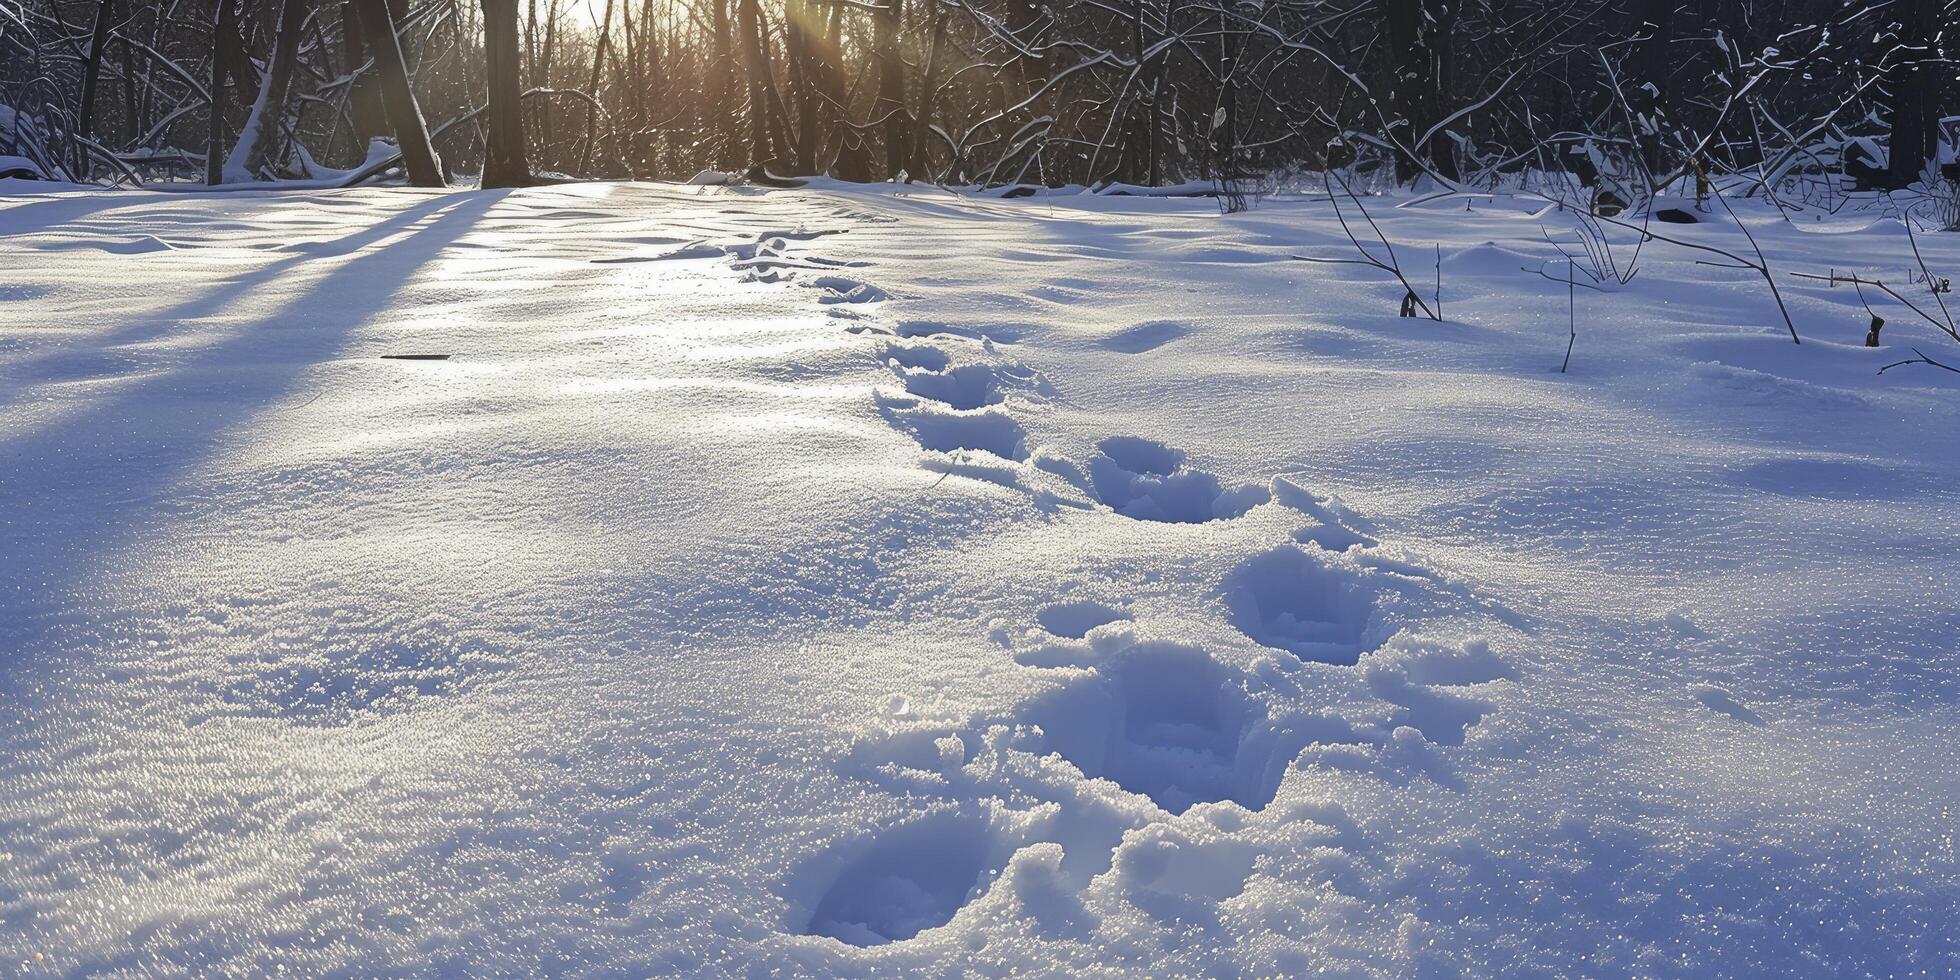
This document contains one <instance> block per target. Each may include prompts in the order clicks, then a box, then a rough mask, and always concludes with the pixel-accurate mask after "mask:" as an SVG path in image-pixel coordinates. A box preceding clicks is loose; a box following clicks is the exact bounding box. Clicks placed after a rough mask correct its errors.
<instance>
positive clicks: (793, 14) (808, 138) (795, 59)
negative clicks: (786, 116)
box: [783, 0, 823, 174]
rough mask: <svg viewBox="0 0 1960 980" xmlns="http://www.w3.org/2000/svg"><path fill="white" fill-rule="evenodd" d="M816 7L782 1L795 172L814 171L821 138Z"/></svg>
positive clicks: (800, 0) (800, 1)
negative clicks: (813, 42)
mask: <svg viewBox="0 0 1960 980" xmlns="http://www.w3.org/2000/svg"><path fill="white" fill-rule="evenodd" d="M815 17H816V9H815V8H814V7H813V6H812V5H811V3H810V0H784V3H783V53H784V56H785V57H787V58H788V59H789V80H790V87H791V92H792V95H793V97H794V98H795V100H796V172H797V173H798V174H814V173H816V172H817V142H818V141H819V140H820V139H822V136H821V135H820V134H821V133H822V131H823V129H822V126H823V119H822V113H821V111H820V110H819V109H818V105H819V103H818V101H817V79H816V73H817V71H818V68H817V66H816V65H815V64H813V63H812V59H811V57H810V22H811V21H812V20H813V19H815Z"/></svg>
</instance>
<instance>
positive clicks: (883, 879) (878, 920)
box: [802, 816, 1009, 946]
mask: <svg viewBox="0 0 1960 980" xmlns="http://www.w3.org/2000/svg"><path fill="white" fill-rule="evenodd" d="M1008 850H1009V848H1008V847H1007V846H1005V844H1004V842H1003V841H1001V840H1000V839H999V838H998V837H997V836H996V835H995V834H993V833H992V832H991V831H990V830H989V829H988V828H987V827H986V826H985V825H984V824H982V823H981V822H980V821H978V820H973V819H966V818H961V817H953V816H934V817H929V818H927V819H925V820H921V821H918V822H915V823H912V824H910V825H907V826H904V827H899V828H897V829H895V830H891V831H888V832H887V833H885V834H884V835H882V836H880V837H879V838H878V839H877V840H876V841H874V842H872V843H871V844H870V846H869V847H867V848H864V849H863V850H862V851H861V852H860V853H855V854H852V855H850V856H849V857H848V860H847V861H846V862H845V864H844V867H843V870H842V871H841V872H839V873H838V874H837V877H836V879H835V880H834V881H833V882H831V884H830V885H829V886H828V887H827V888H826V889H825V891H824V893H823V897H822V898H821V899H819V900H818V901H817V904H816V908H815V910H814V911H813V912H812V914H811V916H810V922H809V925H808V926H807V927H805V928H804V929H803V930H802V931H803V933H804V935H810V936H828V937H830V938H832V939H835V940H838V941H840V942H845V943H849V944H851V945H853V946H881V945H884V944H886V943H892V942H901V941H903V940H907V939H911V938H912V937H913V936H916V935H918V934H919V933H921V932H923V931H925V930H927V929H932V928H936V927H938V926H943V925H945V924H946V923H948V922H951V921H952V919H953V916H954V915H955V914H956V913H958V912H959V910H960V909H961V908H964V907H965V906H966V905H967V904H968V903H970V902H972V901H973V900H974V899H976V898H978V897H980V895H982V894H984V893H985V892H986V888H987V885H988V883H989V881H990V880H991V878H992V873H993V872H997V871H998V870H999V869H1000V867H1001V866H1002V865H1003V864H1005V858H1006V856H1007V854H1006V853H1005V852H1007V851H1008Z"/></svg>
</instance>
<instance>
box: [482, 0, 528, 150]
mask: <svg viewBox="0 0 1960 980" xmlns="http://www.w3.org/2000/svg"><path fill="white" fill-rule="evenodd" d="M482 3H483V58H484V61H485V62H486V64H487V66H488V72H487V74H488V76H489V78H488V83H489V90H490V102H489V109H488V113H489V116H490V127H489V129H490V132H489V135H488V136H487V137H486V138H485V139H484V143H483V186H484V187H523V186H525V185H526V184H529V183H530V182H531V165H530V162H529V161H528V160H527V159H526V158H525V154H524V111H523V86H522V84H521V83H520V82H519V81H518V78H517V70H518V60H517V0H482Z"/></svg>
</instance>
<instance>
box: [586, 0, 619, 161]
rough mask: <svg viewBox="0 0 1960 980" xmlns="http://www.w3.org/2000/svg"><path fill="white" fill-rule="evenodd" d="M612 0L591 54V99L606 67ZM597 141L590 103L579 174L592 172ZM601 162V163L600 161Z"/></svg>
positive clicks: (596, 113)
mask: <svg viewBox="0 0 1960 980" xmlns="http://www.w3.org/2000/svg"><path fill="white" fill-rule="evenodd" d="M612 12H613V0H606V12H605V14H604V15H602V18H601V19H600V21H599V46H598V48H597V49H596V50H594V51H593V52H592V79H591V80H590V81H588V82H586V83H585V90H586V91H587V92H588V93H591V94H592V95H593V97H595V98H596V97H597V96H598V94H599V77H600V72H602V71H604V70H605V67H606V50H607V49H609V48H611V47H612ZM598 141H599V110H598V108H597V107H595V106H593V105H592V104H591V103H586V106H585V149H584V150H583V151H582V152H580V153H579V160H578V169H579V172H580V173H590V172H591V170H592V151H593V149H594V148H595V144H597V143H598ZM602 162H603V161H602Z"/></svg>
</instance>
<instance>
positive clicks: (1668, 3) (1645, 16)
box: [1629, 0, 1678, 191]
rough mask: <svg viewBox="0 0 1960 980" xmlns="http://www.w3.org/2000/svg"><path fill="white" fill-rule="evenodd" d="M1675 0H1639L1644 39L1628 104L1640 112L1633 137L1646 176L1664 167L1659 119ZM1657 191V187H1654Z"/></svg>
mask: <svg viewBox="0 0 1960 980" xmlns="http://www.w3.org/2000/svg"><path fill="white" fill-rule="evenodd" d="M1677 2H1678V0H1641V4H1640V8H1639V9H1640V17H1641V20H1642V21H1643V22H1644V23H1642V24H1641V25H1640V28H1639V29H1640V31H1641V33H1642V34H1644V35H1646V39H1645V40H1643V41H1641V42H1640V48H1639V51H1638V57H1637V61H1636V65H1637V68H1636V70H1635V72H1634V75H1635V77H1634V79H1633V81H1634V91H1633V92H1632V93H1630V96H1631V98H1630V100H1629V101H1630V104H1631V105H1632V106H1633V107H1634V111H1635V112H1636V113H1638V114H1639V118H1638V119H1636V120H1635V123H1634V125H1635V126H1636V130H1635V134H1634V138H1635V139H1636V140H1637V141H1638V143H1639V146H1640V157H1641V159H1642V161H1644V162H1645V163H1646V165H1647V173H1648V174H1649V175H1655V174H1661V173H1663V172H1664V171H1665V170H1666V169H1667V168H1666V167H1665V166H1664V161H1663V160H1662V159H1661V149H1662V140H1661V137H1662V136H1663V135H1664V134H1663V129H1664V127H1663V125H1662V121H1663V118H1664V117H1665V115H1666V112H1667V90H1668V84H1667V83H1668V75H1670V74H1671V73H1672V71H1671V69H1672V67H1673V66H1672V63H1671V62H1670V61H1669V56H1670V49H1671V48H1672V47H1673V45H1674V6H1675V4H1676V3H1677ZM1654 190H1655V191H1659V190H1660V188H1654Z"/></svg>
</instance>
